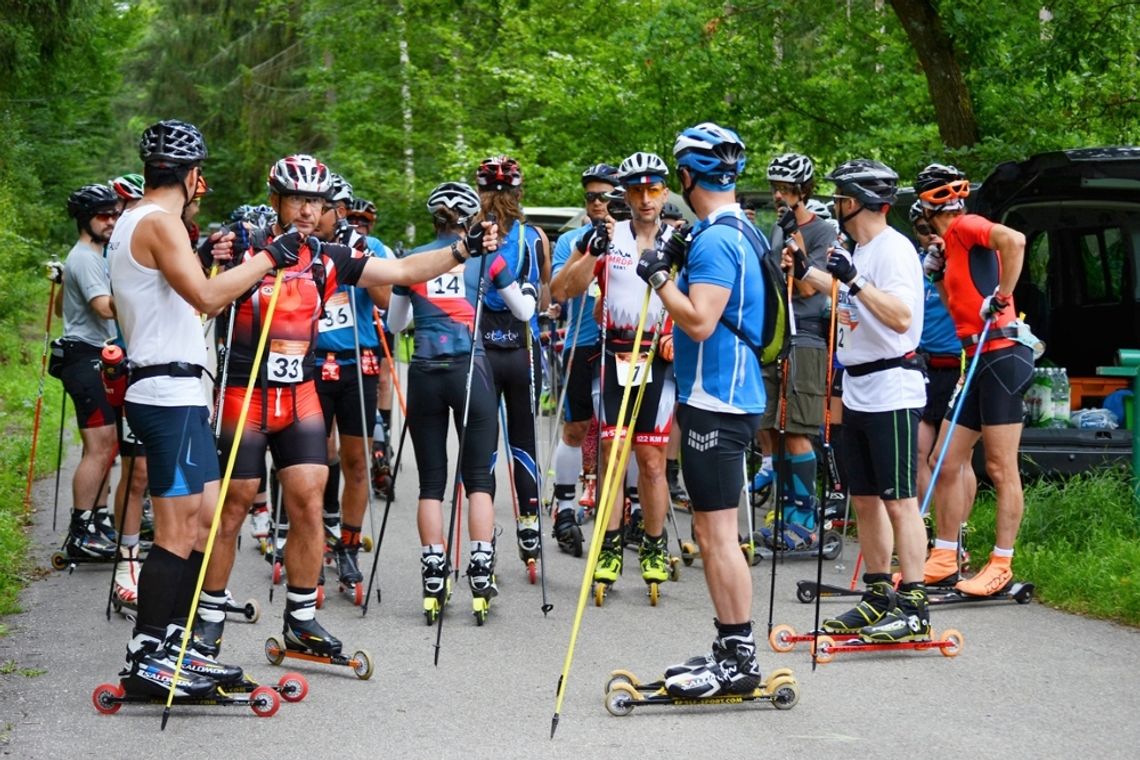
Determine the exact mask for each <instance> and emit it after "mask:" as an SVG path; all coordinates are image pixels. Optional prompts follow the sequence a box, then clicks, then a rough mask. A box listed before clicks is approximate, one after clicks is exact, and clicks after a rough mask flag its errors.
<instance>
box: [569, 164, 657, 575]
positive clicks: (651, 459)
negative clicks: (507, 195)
mask: <svg viewBox="0 0 1140 760" xmlns="http://www.w3.org/2000/svg"><path fill="white" fill-rule="evenodd" d="M668 174H669V169H668V167H667V166H666V165H665V162H664V161H662V160H661V158H660V157H659V156H657V155H654V154H652V153H634V154H633V155H632V156H629V157H628V158H626V159H625V160H624V161H623V162H622V164H621V166H620V167H619V169H618V180H619V182H620V183H621V185H622V187H624V189H625V196H626V201H627V202H628V203H629V206H630V210H631V211H632V213H633V218H632V219H631V220H629V221H624V222H615V221H614V220H613V218H612V217H607V223H606V229H607V233H606V235H605V236H595V235H594V233H592V232H591V233H587V234H586V235H585V236H583V237H582V239H581V240H580V241H579V243H578V247H579V250H578V251H576V252H574V253H572V254H571V257H570V261H569V262H568V263H567V264H566V266H565V267H564V270H563V271H564V274H563V277H564V278H565V282H566V294H567V296H568V297H570V298H573V297H575V296H577V295H579V294H581V293H583V292H585V290H586V288H587V287H588V286H589V285H590V283H591V281H593V279H594V278H595V277H596V278H597V279H598V281H599V283H600V285H601V288H602V298H601V300H599V301H598V304H599V306H598V307H597V308H600V309H601V313H600V315H599V319H598V321H599V323H600V324H601V325H602V335H603V336H604V338H605V346H604V349H603V357H604V361H603V362H602V375H601V378H600V379H599V381H597V382H596V384H595V390H594V394H595V400H596V401H595V403H596V404H598V406H599V408H600V414H599V418H600V419H601V421H602V430H603V434H602V452H603V461H608V460H609V457H610V456H611V451H612V450H613V444H614V438H615V435H616V430H615V428H616V426H617V424H618V419H617V417H618V411H619V408H620V405H621V399H622V396H623V395H624V391H625V386H626V385H627V384H628V382H629V379H630V370H631V368H634V367H636V369H635V370H634V372H635V375H634V380H633V388H632V390H631V392H630V394H629V402H628V407H627V411H626V419H625V420H624V422H623V425H624V426H627V427H628V426H629V424H630V421H629V419H628V418H629V415H630V414H631V412H632V408H633V401H634V398H636V393H637V386H638V385H639V384H640V379H641V377H642V375H643V374H644V373H646V372H648V377H647V378H646V389H645V395H644V398H643V399H642V405H641V409H640V410H639V412H638V416H637V419H636V420H634V421H633V425H632V427H633V430H632V431H631V432H630V433H627V434H632V435H633V436H634V439H633V453H634V457H635V459H634V462H635V463H636V466H637V468H636V469H637V476H636V477H637V491H636V493H637V495H638V497H639V499H640V501H641V504H642V509H641V512H642V513H643V514H644V523H643V524H644V534H643V536H641V537H640V540H639V541H638V543H640V548H639V551H638V557H639V559H640V562H641V571H642V578H643V579H644V580H645V582H646V583H648V584H650V595H651V598H652V597H655V596H656V591H655V589H654V586H655V584H659V583H661V582H662V581H664V580H666V579H667V578H668V577H669V571H670V567H669V558H668V554H667V552H666V550H665V545H666V539H665V514H666V510H667V508H668V505H669V487H668V484H667V482H666V479H665V445H666V443H667V442H668V440H669V429H670V427H671V424H672V419H673V406H674V401H675V399H676V392H675V386H674V383H673V367H672V363H671V361H672V335H671V334H668V333H671V330H672V325H671V323H668V322H666V321H665V307H664V306H663V305H662V303H661V299H660V298H659V297H658V296H657V294H656V293H650V296H649V308H648V311H647V312H646V317H645V322H644V327H643V335H642V338H641V345H640V346H634V345H633V340H634V338H635V337H636V331H637V326H638V323H639V321H640V319H641V307H642V304H643V303H644V302H645V294H646V285H645V283H644V282H642V281H641V278H640V277H638V275H637V262H638V259H639V257H640V255H641V251H643V250H645V249H647V248H648V249H652V248H655V247H656V246H657V245H658V244H659V242H660V241H661V240H663V239H668V236H669V235H671V234H672V228H671V227H669V226H668V225H666V224H664V223H663V222H662V221H661V210H662V208H663V207H664V206H665V201H666V200H667V199H668V196H669V192H668V188H667V187H666V185H665V177H666V176H667V175H668ZM602 237H604V238H605V239H602ZM657 332H661V333H662V338H661V340H660V343H659V345H658V350H657V354H656V356H655V357H654V360H653V362H652V363H649V362H648V361H647V359H648V356H647V355H648V352H649V348H650V345H651V343H652V341H653V339H654V335H655V333H657ZM613 490H614V493H613V494H611V496H612V498H613V499H614V507H613V508H612V510H611V512H610V520H609V523H608V525H607V526H606V534H605V537H604V539H603V540H604V545H603V547H602V550H601V554H600V556H599V559H598V568H597V571H596V572H595V574H594V580H595V581H597V582H598V583H601V584H605V585H610V584H612V583H613V582H614V581H616V580H617V577H618V575H620V574H621V567H622V512H623V510H622V508H621V501H620V499H621V497H622V495H623V494H622V492H621V490H620V489H618V488H614V489H613ZM637 517H638V516H637V515H636V514H631V523H632V524H634V525H636V524H637V523H638V522H640V521H639V520H638V519H637ZM635 530H636V529H635ZM635 540H637V539H635Z"/></svg>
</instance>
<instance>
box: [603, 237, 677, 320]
mask: <svg viewBox="0 0 1140 760" xmlns="http://www.w3.org/2000/svg"><path fill="white" fill-rule="evenodd" d="M665 234H666V235H669V234H672V230H666V231H665ZM665 239H666V240H668V237H666V238H665ZM640 258H641V251H639V250H638V249H637V236H636V234H635V233H634V231H633V223H632V222H629V221H624V222H618V223H617V224H615V225H614V237H613V240H611V241H610V248H609V251H608V252H607V253H606V257H605V259H604V265H605V267H606V271H605V275H604V276H605V278H606V279H605V288H606V295H605V302H606V315H605V319H606V329H607V330H624V331H627V332H633V331H634V330H636V329H637V323H638V322H639V321H640V319H641V305H642V304H643V303H644V302H645V281H644V280H642V279H641V278H640V277H639V276H638V274H637V262H638V259H640ZM664 314H665V305H664V304H663V303H661V297H660V296H658V295H657V293H656V292H653V293H652V294H650V296H649V311H648V312H647V313H646V317H645V328H644V332H646V333H651V332H652V331H653V330H655V329H656V327H657V323H658V322H660V321H661V317H662V316H663V315H664Z"/></svg>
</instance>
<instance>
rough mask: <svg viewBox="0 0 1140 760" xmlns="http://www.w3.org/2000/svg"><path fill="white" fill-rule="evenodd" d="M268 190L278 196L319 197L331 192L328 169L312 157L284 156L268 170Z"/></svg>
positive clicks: (326, 195) (330, 176)
mask: <svg viewBox="0 0 1140 760" xmlns="http://www.w3.org/2000/svg"><path fill="white" fill-rule="evenodd" d="M267 184H268V185H269V189H270V190H271V191H272V192H275V193H277V194H278V195H319V196H322V197H324V198H328V197H329V194H330V193H331V192H332V174H331V173H330V172H329V168H328V167H327V166H325V165H324V164H322V163H321V162H320V161H318V160H317V159H315V158H313V157H312V156H307V155H305V154H302V153H298V154H295V155H292V156H286V157H285V158H283V159H281V160H280V161H278V162H277V163H275V164H274V165H273V166H272V167H271V168H270V169H269V178H268V180H267Z"/></svg>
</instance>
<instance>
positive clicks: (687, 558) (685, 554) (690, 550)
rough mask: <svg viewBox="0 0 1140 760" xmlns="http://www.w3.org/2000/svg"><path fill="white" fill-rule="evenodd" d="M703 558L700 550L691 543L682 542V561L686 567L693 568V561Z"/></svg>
mask: <svg viewBox="0 0 1140 760" xmlns="http://www.w3.org/2000/svg"><path fill="white" fill-rule="evenodd" d="M700 556H701V553H700V550H698V549H697V547H696V545H695V544H693V543H692V542H690V541H682V542H681V561H682V562H684V563H685V567H692V566H693V561H694V560H695V559H697V558H698V557H700Z"/></svg>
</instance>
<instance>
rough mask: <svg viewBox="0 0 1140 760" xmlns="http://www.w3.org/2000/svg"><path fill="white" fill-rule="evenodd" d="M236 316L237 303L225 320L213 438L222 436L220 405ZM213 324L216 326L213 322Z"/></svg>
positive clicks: (226, 375)
mask: <svg viewBox="0 0 1140 760" xmlns="http://www.w3.org/2000/svg"><path fill="white" fill-rule="evenodd" d="M236 316H237V302H236V301H235V302H234V303H232V304H230V313H229V317H228V318H227V319H226V342H225V344H223V346H222V348H221V352H222V354H221V361H222V371H221V373H219V375H218V392H217V394H216V397H217V402H216V403H215V404H214V438H218V437H219V436H220V435H221V434H222V405H223V403H224V402H225V399H226V386H227V385H228V384H229V379H230V344H231V343H232V342H233V339H234V319H235V317H236ZM214 324H217V321H216V320H215V322H214Z"/></svg>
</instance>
